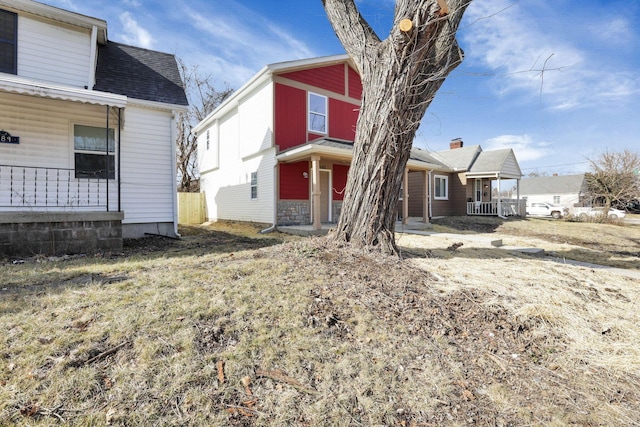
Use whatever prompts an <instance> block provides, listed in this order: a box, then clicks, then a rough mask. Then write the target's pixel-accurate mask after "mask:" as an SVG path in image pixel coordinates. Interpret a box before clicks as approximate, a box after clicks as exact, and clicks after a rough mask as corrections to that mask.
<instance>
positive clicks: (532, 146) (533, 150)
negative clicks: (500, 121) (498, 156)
mask: <svg viewBox="0 0 640 427" xmlns="http://www.w3.org/2000/svg"><path fill="white" fill-rule="evenodd" d="M550 146H551V144H549V143H546V142H534V141H533V138H531V137H530V136H529V135H500V136H496V137H494V138H490V139H488V140H486V141H485V142H484V143H483V144H482V147H483V148H484V149H485V150H500V149H503V148H511V149H513V152H514V153H515V155H516V158H517V159H518V162H528V161H532V160H538V159H541V158H543V157H545V156H546V155H548V154H550V153H551V152H552V150H551V147H550Z"/></svg>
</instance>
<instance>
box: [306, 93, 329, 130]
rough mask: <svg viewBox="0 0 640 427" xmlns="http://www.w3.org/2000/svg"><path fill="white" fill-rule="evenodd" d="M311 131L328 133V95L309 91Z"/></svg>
mask: <svg viewBox="0 0 640 427" xmlns="http://www.w3.org/2000/svg"><path fill="white" fill-rule="evenodd" d="M309 131H311V132H318V133H327V97H326V96H322V95H317V94H315V93H311V92H309Z"/></svg>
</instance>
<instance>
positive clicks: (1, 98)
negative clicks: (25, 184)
mask: <svg viewBox="0 0 640 427" xmlns="http://www.w3.org/2000/svg"><path fill="white" fill-rule="evenodd" d="M0 117H2V128H3V129H4V130H6V131H8V132H9V133H11V135H13V136H18V137H20V144H0V165H13V166H30V167H38V168H62V169H73V167H74V149H73V124H74V123H82V124H85V125H90V126H96V127H104V126H105V120H106V107H104V106H97V105H87V104H75V103H72V102H66V101H58V100H53V99H45V98H34V97H29V96H25V95H15V94H7V93H0ZM110 120H111V125H113V124H114V123H115V121H116V118H115V116H114V114H112V115H111V118H110ZM116 140H117V134H116ZM110 194H111V196H112V197H110V203H109V206H110V209H112V210H117V207H118V205H117V198H116V196H115V195H116V194H117V184H116V183H114V182H113V181H111V184H110Z"/></svg>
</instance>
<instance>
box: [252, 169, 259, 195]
mask: <svg viewBox="0 0 640 427" xmlns="http://www.w3.org/2000/svg"><path fill="white" fill-rule="evenodd" d="M257 198H258V172H251V200H256V199H257Z"/></svg>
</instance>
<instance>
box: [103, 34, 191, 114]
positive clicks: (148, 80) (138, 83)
mask: <svg viewBox="0 0 640 427" xmlns="http://www.w3.org/2000/svg"><path fill="white" fill-rule="evenodd" d="M94 89H95V90H98V91H102V92H109V93H116V94H119V95H125V96H127V97H129V98H135V99H141V100H145V101H154V102H162V103H167V104H175V105H188V101H187V96H186V94H185V91H184V86H183V82H182V78H181V76H180V71H179V70H178V64H177V62H176V58H175V56H174V55H171V54H168V53H163V52H157V51H154V50H149V49H143V48H139V47H134V46H128V45H124V44H120V43H115V42H112V41H110V42H108V43H107V44H106V45H104V46H100V47H99V50H98V66H97V69H96V84H95V86H94Z"/></svg>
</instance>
